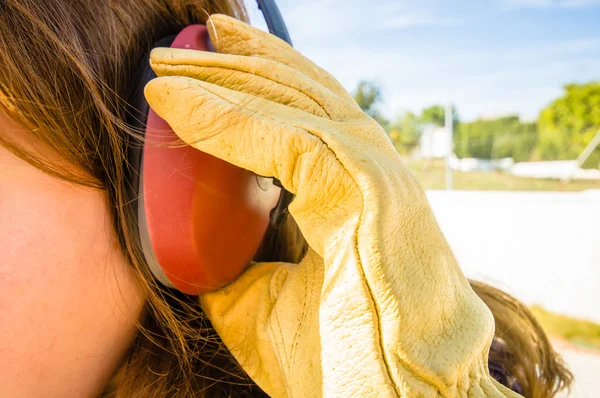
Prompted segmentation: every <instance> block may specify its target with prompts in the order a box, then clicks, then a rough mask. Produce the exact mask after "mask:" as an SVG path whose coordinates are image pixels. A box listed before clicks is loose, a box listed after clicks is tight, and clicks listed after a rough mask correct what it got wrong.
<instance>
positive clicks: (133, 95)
mask: <svg viewBox="0 0 600 398" xmlns="http://www.w3.org/2000/svg"><path fill="white" fill-rule="evenodd" d="M176 37H177V35H171V36H167V37H164V38H162V39H160V40H159V41H157V42H156V43H155V44H154V46H152V48H155V47H171V44H172V43H173V41H174V40H175V38H176ZM150 51H151V50H150ZM150 51H148V53H146V54H145V55H144V57H143V58H142V60H141V61H140V63H139V65H138V67H137V71H136V73H135V76H134V80H133V84H132V85H131V88H130V93H129V96H128V105H129V107H128V114H127V124H128V125H129V126H131V127H132V128H133V129H134V130H135V131H136V132H139V133H140V134H141V136H140V137H139V138H138V137H134V136H131V135H130V136H129V137H128V138H127V163H128V164H127V166H128V173H127V178H128V183H127V189H128V191H129V200H130V202H131V205H132V206H133V207H134V208H135V209H137V197H138V195H139V187H140V171H141V170H140V168H141V167H142V154H143V151H144V143H143V140H142V139H143V137H144V136H145V133H146V122H147V120H148V112H149V110H150V106H149V105H148V102H146V97H144V87H146V84H148V82H149V81H150V80H152V79H154V78H155V77H156V74H155V73H154V71H153V70H152V68H151V67H150ZM135 213H136V214H137V211H136V212H135Z"/></svg>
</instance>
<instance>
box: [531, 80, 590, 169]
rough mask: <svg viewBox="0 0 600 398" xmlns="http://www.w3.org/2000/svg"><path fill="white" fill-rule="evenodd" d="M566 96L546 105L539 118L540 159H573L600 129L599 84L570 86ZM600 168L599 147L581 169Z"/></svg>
mask: <svg viewBox="0 0 600 398" xmlns="http://www.w3.org/2000/svg"><path fill="white" fill-rule="evenodd" d="M564 90H565V94H564V95H563V96H562V97H560V98H558V99H556V100H555V101H553V102H552V103H551V104H550V105H548V106H547V107H546V108H545V109H544V110H542V112H541V113H540V116H539V118H538V129H539V144H538V146H537V149H536V156H538V157H539V158H541V159H552V160H554V159H576V158H577V156H579V154H580V153H581V152H582V151H583V149H584V148H585V146H586V145H587V144H588V143H589V142H590V141H591V140H592V139H593V137H594V135H596V133H597V132H598V130H600V82H592V83H587V84H569V85H566V86H565V87H564ZM599 165H600V148H597V149H596V150H595V151H594V153H592V155H591V156H590V157H589V158H588V160H587V162H586V163H585V164H584V167H594V168H595V167H598V166H599Z"/></svg>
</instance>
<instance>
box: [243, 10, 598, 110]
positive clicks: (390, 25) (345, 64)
mask: <svg viewBox="0 0 600 398" xmlns="http://www.w3.org/2000/svg"><path fill="white" fill-rule="evenodd" d="M246 4H247V6H248V10H249V11H250V18H251V22H252V23H253V24H254V25H256V26H258V27H262V28H264V26H265V25H264V22H263V21H262V19H261V15H260V14H259V11H258V10H257V8H256V3H254V2H253V1H251V0H246ZM278 4H279V7H280V9H281V12H282V14H283V16H284V18H285V20H286V22H287V25H288V29H289V31H290V35H291V37H292V41H293V42H294V46H295V47H296V48H297V49H298V50H299V51H300V52H302V53H303V54H304V55H306V56H307V57H309V58H310V59H312V60H313V61H315V62H316V63H317V64H318V65H319V66H321V67H323V68H324V69H326V70H327V71H329V72H330V73H332V74H333V75H334V76H335V77H336V78H337V79H338V80H340V82H341V83H342V84H343V85H344V86H345V87H346V88H347V89H348V90H349V91H352V90H354V88H355V87H356V85H357V83H358V81H359V80H361V79H369V80H374V81H376V82H378V83H379V84H380V85H381V86H382V88H383V93H384V100H385V103H384V104H382V107H381V108H382V111H383V112H384V114H385V115H386V116H388V117H390V118H393V117H394V116H395V115H396V114H399V113H401V112H404V111H407V110H410V111H413V112H420V110H421V109H422V108H423V107H426V106H429V105H431V104H435V103H441V102H446V101H448V100H449V98H450V99H451V100H452V101H453V102H454V103H455V104H456V106H457V109H458V112H459V114H460V116H461V119H463V120H473V119H476V118H478V117H494V116H499V115H505V114H509V113H518V114H520V115H521V117H522V118H524V119H526V120H533V119H535V118H536V117H537V115H538V113H539V111H540V110H541V109H542V108H543V107H544V106H545V105H547V104H548V103H549V102H550V101H552V99H554V98H556V97H558V96H560V95H561V93H562V86H563V85H564V84H566V83H569V82H587V81H591V80H600V0H454V1H450V0H411V1H404V0H306V1H297V0H279V1H278Z"/></svg>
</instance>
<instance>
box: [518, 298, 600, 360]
mask: <svg viewBox="0 0 600 398" xmlns="http://www.w3.org/2000/svg"><path fill="white" fill-rule="evenodd" d="M530 309H531V312H532V313H533V316H534V317H535V318H536V319H537V320H538V322H539V323H540V324H541V325H542V328H543V329H544V331H545V332H546V333H548V335H550V336H554V337H558V338H560V339H563V340H567V341H569V342H571V343H573V344H576V345H579V346H584V347H587V348H592V349H596V350H600V325H597V324H595V323H593V322H590V321H585V320H581V319H576V318H570V317H568V316H564V315H558V314H554V313H552V312H549V311H546V310H545V309H543V308H541V307H539V306H533V307H531V308H530Z"/></svg>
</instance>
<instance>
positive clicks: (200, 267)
mask: <svg viewBox="0 0 600 398" xmlns="http://www.w3.org/2000/svg"><path fill="white" fill-rule="evenodd" d="M258 3H259V7H260V8H261V10H262V11H263V13H264V15H265V19H266V20H267V26H269V30H270V31H273V29H278V30H279V33H280V34H282V35H284V36H286V37H285V38H287V40H288V42H289V36H288V35H287V30H286V29H285V24H284V23H283V20H282V19H281V15H280V14H279V11H278V10H277V7H276V6H275V4H274V2H273V1H272V0H267V1H258ZM154 47H172V48H186V49H194V50H200V51H211V50H212V51H214V50H213V47H212V45H211V43H210V38H209V36H208V32H207V29H206V27H205V26H204V25H191V26H188V27H186V28H185V29H183V30H182V31H181V32H180V33H179V34H177V35H176V36H170V37H166V38H164V39H162V40H160V41H159V42H157V43H156V45H155V46H154ZM154 77H156V75H155V74H154V73H153V71H152V69H151V68H150V67H149V54H148V56H146V57H145V58H144V60H143V61H142V63H141V65H140V68H139V70H138V73H137V75H136V82H135V84H134V88H135V90H134V94H133V95H132V101H131V105H132V106H133V107H135V110H134V112H133V113H134V116H137V117H136V118H132V120H131V121H130V124H132V125H133V126H135V127H137V128H139V129H141V130H142V131H145V140H144V143H143V144H141V143H138V145H136V144H133V145H130V147H129V162H130V166H131V173H130V181H129V182H130V185H131V188H132V191H133V197H132V199H133V202H134V204H135V205H137V216H138V226H139V235H140V241H141V245H142V249H143V252H144V256H145V258H146V261H147V262H148V264H149V266H150V269H151V270H152V272H153V274H154V275H155V277H156V278H157V279H158V280H159V281H160V282H161V283H163V284H164V285H166V286H168V287H171V288H176V289H178V290H180V291H182V292H184V293H187V294H192V295H197V294H202V293H204V292H208V291H211V290H214V289H217V288H219V287H221V286H223V285H225V284H227V283H229V282H230V281H232V280H233V279H235V278H236V277H237V276H238V275H239V274H241V273H242V272H243V270H244V269H245V268H246V267H247V265H248V264H249V263H250V261H251V260H252V258H253V257H254V255H255V253H256V251H257V250H258V248H259V246H260V243H261V241H262V239H263V237H264V235H265V232H266V230H267V228H269V227H270V228H278V227H279V225H280V223H281V222H282V221H283V219H284V218H285V215H286V213H287V206H288V205H289V203H290V202H291V200H292V199H293V195H291V194H290V193H289V192H287V191H285V190H284V189H282V188H278V186H279V187H280V184H278V182H277V181H276V180H272V179H269V178H263V177H259V176H257V175H255V174H253V173H251V172H250V171H247V170H244V169H241V168H238V167H235V166H233V165H231V164H229V163H226V162H224V161H222V160H220V159H217V158H215V157H213V156H210V155H208V154H205V153H202V152H200V151H198V150H196V149H194V148H191V147H189V146H186V145H185V144H183V142H181V141H179V139H178V138H177V136H176V134H175V133H174V132H173V131H172V129H171V128H170V126H169V125H168V124H167V123H166V122H165V121H164V120H162V119H161V118H160V117H159V116H158V115H157V114H156V113H154V112H153V111H152V110H151V109H149V107H148V104H147V103H146V101H145V98H144V95H143V88H144V87H145V85H146V84H147V83H148V82H149V81H150V80H151V79H153V78H154ZM139 115H142V117H141V118H140V117H139ZM139 119H145V120H139Z"/></svg>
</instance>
